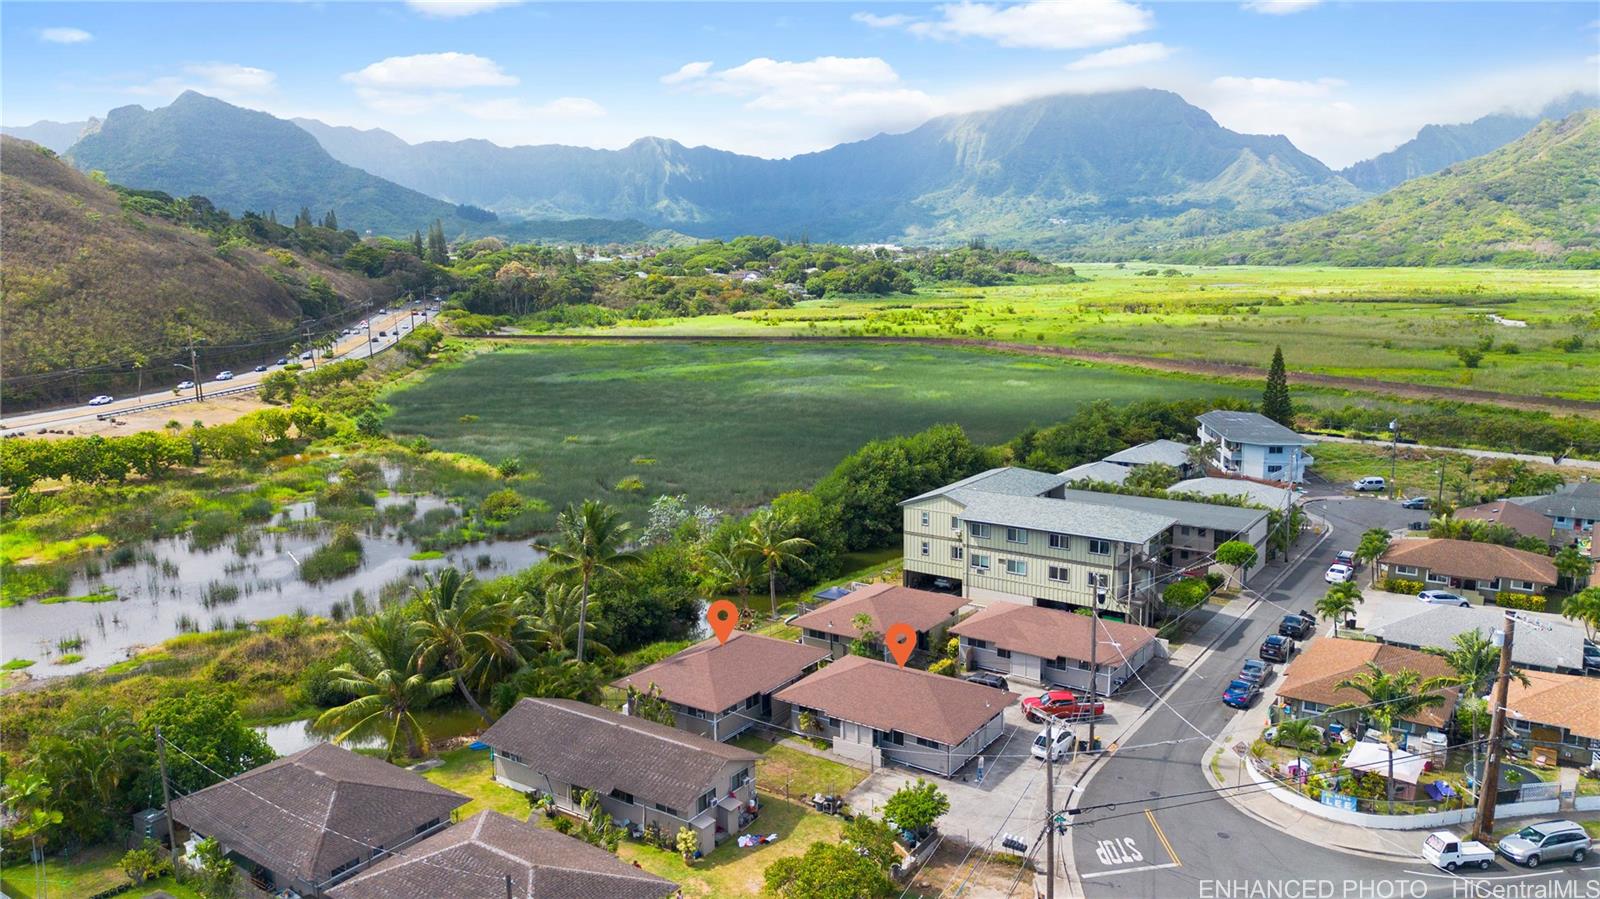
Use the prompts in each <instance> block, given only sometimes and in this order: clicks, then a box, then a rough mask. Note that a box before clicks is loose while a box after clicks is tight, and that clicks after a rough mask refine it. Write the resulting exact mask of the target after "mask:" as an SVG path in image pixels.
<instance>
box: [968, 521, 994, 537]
mask: <svg viewBox="0 0 1600 899" xmlns="http://www.w3.org/2000/svg"><path fill="white" fill-rule="evenodd" d="M967 533H969V534H971V535H972V536H974V537H977V538H978V539H980V540H987V539H989V526H988V525H986V524H983V523H981V522H977V521H969V522H967Z"/></svg>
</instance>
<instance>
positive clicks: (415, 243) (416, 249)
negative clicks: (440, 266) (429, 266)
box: [411, 229, 425, 259]
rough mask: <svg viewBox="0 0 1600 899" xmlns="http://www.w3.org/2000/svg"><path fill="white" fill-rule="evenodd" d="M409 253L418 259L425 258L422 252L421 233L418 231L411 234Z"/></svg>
mask: <svg viewBox="0 0 1600 899" xmlns="http://www.w3.org/2000/svg"><path fill="white" fill-rule="evenodd" d="M411 252H413V253H415V254H416V256H417V258H418V259H423V258H425V254H424V253H423V251H422V231H421V230H420V229H419V230H416V231H413V232H411Z"/></svg>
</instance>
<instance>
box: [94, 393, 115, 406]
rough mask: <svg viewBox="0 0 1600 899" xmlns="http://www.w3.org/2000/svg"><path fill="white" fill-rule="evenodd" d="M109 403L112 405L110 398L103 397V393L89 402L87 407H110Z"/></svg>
mask: <svg viewBox="0 0 1600 899" xmlns="http://www.w3.org/2000/svg"><path fill="white" fill-rule="evenodd" d="M111 403H112V399H111V397H109V396H107V395H105V394H103V393H102V394H100V395H99V396H97V397H95V398H94V399H92V400H90V401H89V405H91V406H109V405H111Z"/></svg>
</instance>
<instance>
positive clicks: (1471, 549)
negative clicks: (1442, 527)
mask: <svg viewBox="0 0 1600 899" xmlns="http://www.w3.org/2000/svg"><path fill="white" fill-rule="evenodd" d="M1378 572H1379V574H1380V575H1381V576H1383V577H1396V578H1403V579H1405V580H1408V581H1418V582H1420V583H1421V584H1422V585H1423V589H1425V590H1450V591H1452V592H1455V593H1461V594H1464V595H1467V596H1469V597H1470V596H1471V595H1474V594H1476V595H1477V596H1479V597H1481V598H1482V599H1484V600H1485V601H1488V602H1493V601H1494V598H1495V596H1497V595H1498V594H1500V593H1515V594H1519V595H1523V596H1539V595H1541V594H1543V593H1544V591H1545V590H1547V589H1549V588H1550V587H1554V586H1555V584H1556V566H1555V564H1554V563H1553V562H1552V561H1551V560H1550V557H1549V556H1545V555H1541V554H1539V553H1531V552H1528V551H1527V550H1522V549H1512V548H1511V547H1509V546H1500V545H1498V544H1494V543H1474V542H1472V541H1470V540H1440V539H1435V538H1431V537H1411V538H1406V539H1402V540H1396V541H1395V542H1394V543H1393V544H1391V545H1390V546H1389V550H1388V552H1385V553H1384V554H1383V557H1382V558H1380V559H1379V560H1378Z"/></svg>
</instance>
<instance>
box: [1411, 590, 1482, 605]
mask: <svg viewBox="0 0 1600 899" xmlns="http://www.w3.org/2000/svg"><path fill="white" fill-rule="evenodd" d="M1417 599H1420V600H1422V601H1423V602H1425V603H1427V604H1428V605H1431V606H1457V607H1459V608H1463V609H1465V608H1469V607H1470V606H1471V605H1472V603H1470V602H1467V598H1466V597H1465V596H1462V595H1460V594H1459V593H1451V592H1450V591H1449V590H1424V591H1422V592H1421V593H1418V594H1417Z"/></svg>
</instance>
